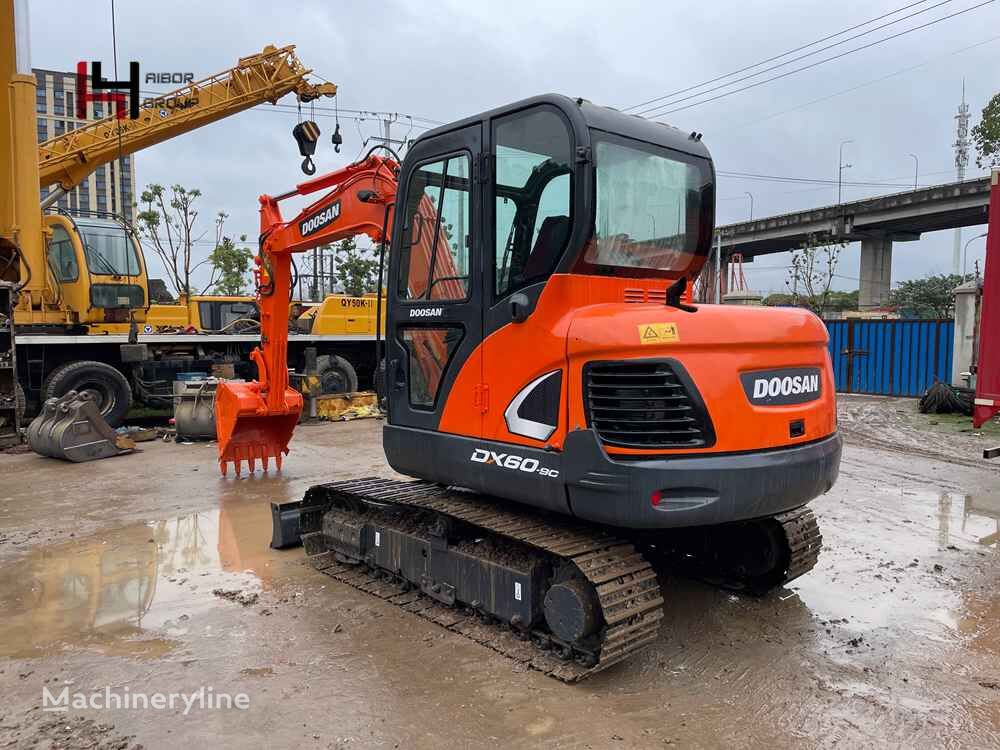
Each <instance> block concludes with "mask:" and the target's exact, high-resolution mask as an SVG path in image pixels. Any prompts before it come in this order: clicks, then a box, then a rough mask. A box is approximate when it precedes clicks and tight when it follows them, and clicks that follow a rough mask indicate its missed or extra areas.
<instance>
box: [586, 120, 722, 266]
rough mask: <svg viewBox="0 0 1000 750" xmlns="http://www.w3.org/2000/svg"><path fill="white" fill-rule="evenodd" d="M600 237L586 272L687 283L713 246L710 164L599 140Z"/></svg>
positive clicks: (596, 140) (640, 146) (595, 238)
mask: <svg viewBox="0 0 1000 750" xmlns="http://www.w3.org/2000/svg"><path fill="white" fill-rule="evenodd" d="M594 160H595V163H596V170H595V172H596V188H595V190H596V198H597V199H596V210H595V216H594V234H593V237H592V239H591V240H590V242H589V243H588V245H587V248H586V250H585V252H584V255H583V265H584V266H585V268H586V267H589V269H588V270H591V271H594V272H598V273H611V274H619V275H627V276H634V275H643V276H645V275H649V274H650V272H654V273H655V274H656V275H664V276H671V277H680V276H682V275H685V274H687V273H688V272H689V271H691V270H697V267H699V266H700V263H701V262H703V259H704V257H706V256H707V254H708V251H709V248H710V246H711V227H712V215H713V212H714V201H713V198H714V191H713V184H712V170H711V165H710V162H709V161H708V160H707V159H702V158H699V157H695V156H689V155H687V154H682V153H679V152H676V151H671V150H669V149H666V148H661V147H657V146H653V145H650V144H646V143H641V142H639V141H632V140H629V139H625V138H621V137H618V136H612V135H606V134H603V133H595V134H594Z"/></svg>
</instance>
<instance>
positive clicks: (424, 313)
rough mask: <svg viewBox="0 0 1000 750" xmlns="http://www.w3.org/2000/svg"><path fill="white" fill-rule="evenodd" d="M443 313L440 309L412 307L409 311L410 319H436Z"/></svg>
mask: <svg viewBox="0 0 1000 750" xmlns="http://www.w3.org/2000/svg"><path fill="white" fill-rule="evenodd" d="M442 312H444V309H443V308H440V307H414V308H413V309H412V310H410V317H411V318H436V317H438V316H439V315H441V313H442Z"/></svg>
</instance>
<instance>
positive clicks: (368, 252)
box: [333, 237, 378, 297]
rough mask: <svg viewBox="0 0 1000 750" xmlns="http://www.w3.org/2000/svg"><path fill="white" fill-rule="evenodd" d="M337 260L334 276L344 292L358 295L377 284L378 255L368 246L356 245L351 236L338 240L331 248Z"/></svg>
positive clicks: (372, 289) (368, 290) (353, 295)
mask: <svg viewBox="0 0 1000 750" xmlns="http://www.w3.org/2000/svg"><path fill="white" fill-rule="evenodd" d="M333 255H334V258H336V260H337V270H336V271H335V272H334V276H335V277H336V279H337V281H338V282H339V283H340V286H341V287H342V288H343V290H344V293H345V294H349V295H351V296H352V297H360V296H361V295H363V294H366V293H368V292H374V291H375V287H377V286H378V257H377V256H376V254H375V251H374V250H372V249H370V248H363V247H358V244H357V242H355V240H354V238H353V237H348V238H347V239H343V240H341V241H340V242H338V243H337V244H336V245H335V246H334V250H333Z"/></svg>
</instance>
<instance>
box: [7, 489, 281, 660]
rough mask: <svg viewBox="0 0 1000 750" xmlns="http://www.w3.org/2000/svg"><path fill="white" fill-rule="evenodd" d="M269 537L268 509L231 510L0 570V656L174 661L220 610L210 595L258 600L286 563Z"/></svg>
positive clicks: (102, 537)
mask: <svg viewBox="0 0 1000 750" xmlns="http://www.w3.org/2000/svg"><path fill="white" fill-rule="evenodd" d="M269 536H270V516H269V510H268V507H267V505H266V504H264V503H260V502H259V501H257V502H253V503H248V502H243V503H239V502H234V503H228V504H227V503H223V505H222V509H221V510H213V511H208V512H204V513H194V514H190V515H185V516H178V517H175V518H170V519H166V520H160V521H155V522H151V523H146V524H134V525H131V526H125V527H122V528H119V529H115V530H112V531H108V532H105V533H101V534H97V535H94V536H92V537H88V538H85V539H80V540H74V541H71V542H66V543H62V544H57V545H52V546H49V547H39V548H36V549H33V550H32V551H31V552H30V553H29V554H28V555H27V556H26V557H23V558H20V559H18V560H16V561H14V562H13V563H11V564H9V565H5V566H3V567H0V611H3V613H4V614H3V619H2V621H0V656H3V657H15V658H23V657H38V656H45V655H50V654H52V653H56V652H58V651H60V650H63V649H65V648H67V647H69V646H83V647H85V648H92V649H94V650H98V651H101V652H103V653H112V654H117V655H131V656H140V657H143V656H147V657H156V656H160V655H162V654H164V653H167V652H169V651H171V650H172V649H173V648H174V647H175V646H176V645H177V644H178V643H179V641H178V639H179V638H181V637H182V636H184V635H185V634H186V633H187V632H188V629H189V627H190V622H191V618H192V616H193V615H196V614H198V613H200V612H203V611H205V610H207V609H208V608H211V607H215V606H221V605H222V603H223V602H222V599H221V598H220V597H219V596H218V595H216V594H214V593H213V591H216V590H221V591H225V592H227V593H229V594H231V595H232V594H235V593H236V592H243V593H245V594H247V595H248V596H250V597H252V595H253V594H254V593H256V592H259V591H260V590H261V588H263V587H266V586H267V584H268V582H269V581H270V580H271V578H272V576H273V574H274V570H273V567H274V566H278V565H286V564H287V558H286V559H285V561H282V560H281V558H279V557H276V556H273V555H272V553H271V552H270V551H269V550H268V547H267V544H268V540H269ZM220 593H221V592H220Z"/></svg>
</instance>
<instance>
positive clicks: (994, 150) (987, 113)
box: [972, 94, 1000, 167]
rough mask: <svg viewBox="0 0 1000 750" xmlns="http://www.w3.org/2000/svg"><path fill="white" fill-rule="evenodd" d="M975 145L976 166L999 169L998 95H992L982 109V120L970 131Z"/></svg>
mask: <svg viewBox="0 0 1000 750" xmlns="http://www.w3.org/2000/svg"><path fill="white" fill-rule="evenodd" d="M972 142H973V143H975V144H976V152H977V153H978V154H979V155H978V156H977V157H976V164H978V165H979V166H980V167H1000V94H994V95H993V98H992V99H990V101H989V103H987V105H986V106H985V107H983V119H982V120H980V121H979V124H978V125H976V126H975V127H974V128H973V129H972Z"/></svg>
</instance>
